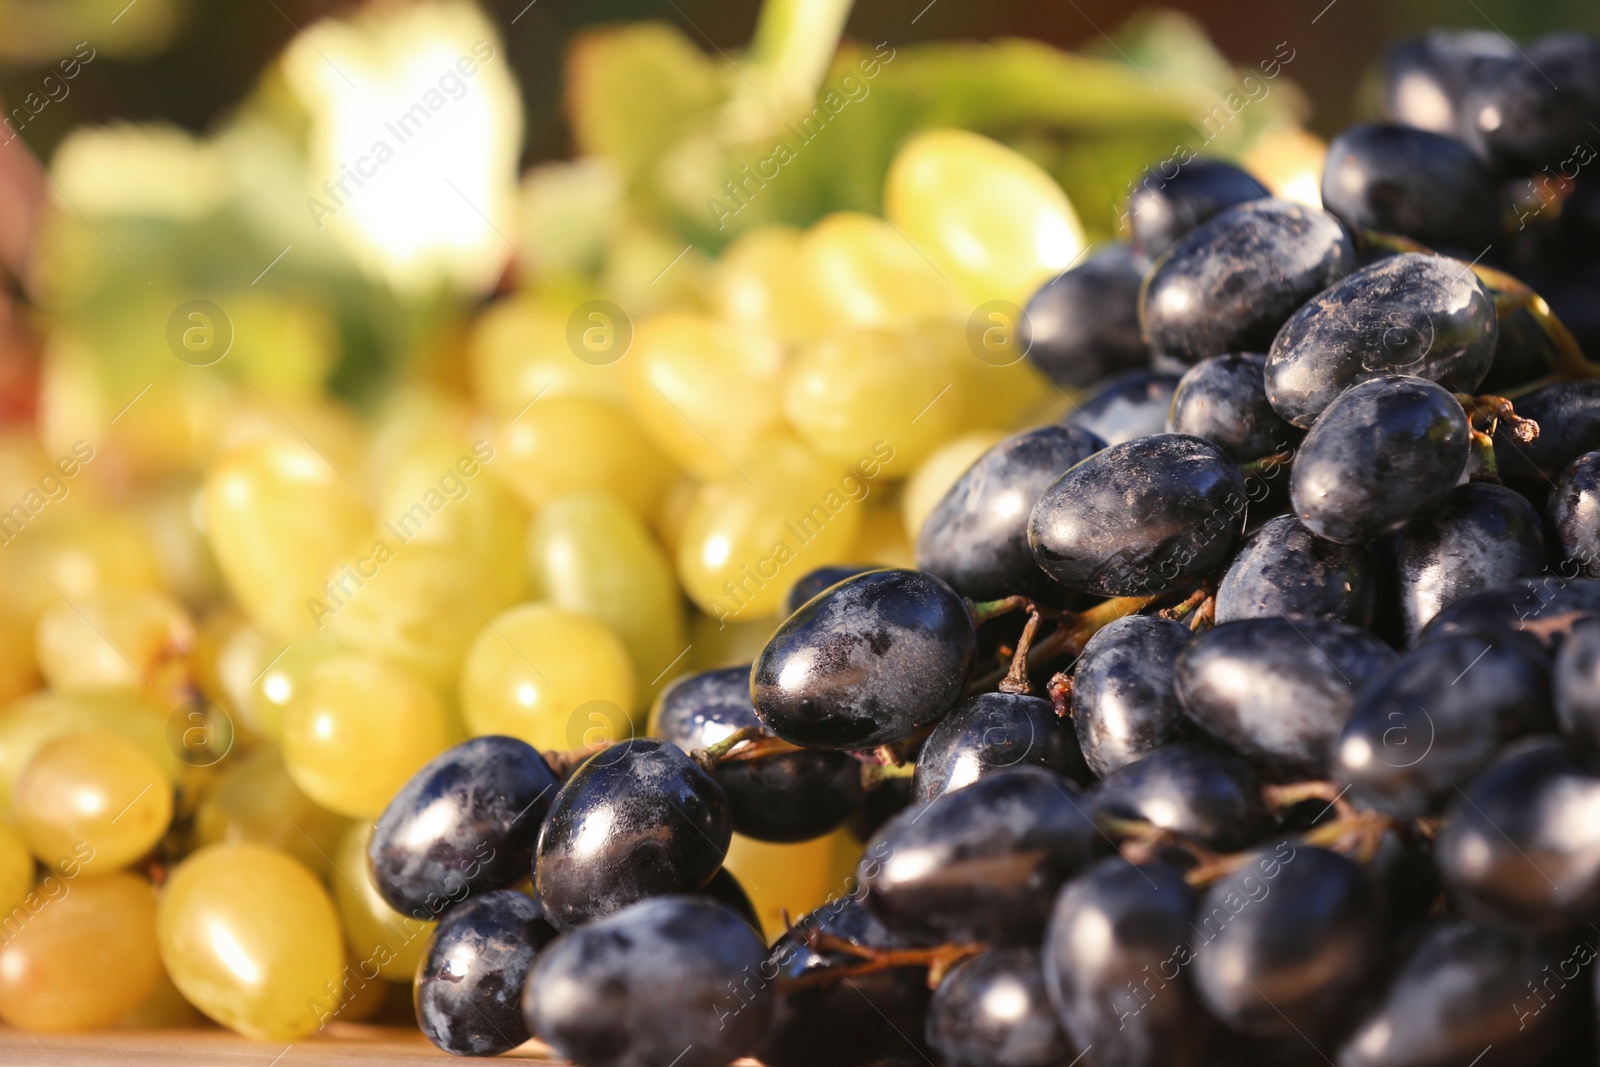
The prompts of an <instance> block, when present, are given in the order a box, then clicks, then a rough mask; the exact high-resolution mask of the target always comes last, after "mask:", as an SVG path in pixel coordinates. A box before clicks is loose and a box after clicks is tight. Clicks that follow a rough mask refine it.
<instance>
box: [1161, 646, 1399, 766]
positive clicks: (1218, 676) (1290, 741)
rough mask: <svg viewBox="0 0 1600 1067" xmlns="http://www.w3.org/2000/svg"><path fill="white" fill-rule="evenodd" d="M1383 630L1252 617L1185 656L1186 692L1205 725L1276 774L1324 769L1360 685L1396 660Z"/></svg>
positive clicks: (1187, 704) (1181, 673)
mask: <svg viewBox="0 0 1600 1067" xmlns="http://www.w3.org/2000/svg"><path fill="white" fill-rule="evenodd" d="M1394 658H1395V654H1394V650H1393V649H1391V648H1389V646H1388V645H1385V644H1384V643H1383V642H1382V641H1380V640H1378V639H1377V638H1376V637H1374V636H1372V635H1371V634H1370V633H1367V632H1366V631H1365V630H1359V629H1357V628H1356V627H1354V626H1346V625H1345V624H1344V623H1339V622H1330V621H1328V620H1326V619H1286V618H1280V619H1246V620H1244V621H1242V622H1230V623H1227V624H1226V625H1223V626H1218V627H1216V628H1215V629H1212V630H1208V631H1206V632H1205V633H1203V634H1201V635H1200V636H1198V637H1196V638H1195V639H1194V640H1193V641H1191V642H1190V643H1189V647H1188V648H1186V649H1185V650H1184V651H1183V654H1182V655H1180V656H1179V657H1178V671H1177V689H1178V699H1179V700H1180V701H1182V703H1183V710H1184V713H1185V714H1187V715H1188V716H1189V718H1190V719H1192V720H1193V721H1194V722H1195V723H1196V724H1197V725H1198V726H1199V727H1200V728H1201V729H1202V730H1204V731H1205V732H1206V733H1208V734H1210V735H1212V736H1213V737H1216V738H1217V739H1218V740H1221V741H1223V742H1225V743H1226V744H1228V745H1230V746H1232V747H1233V748H1235V749H1237V750H1238V751H1240V752H1242V753H1243V754H1244V755H1245V756H1247V757H1249V758H1250V759H1251V760H1253V761H1255V762H1257V763H1259V764H1260V765H1261V766H1262V767H1264V768H1265V769H1267V770H1268V771H1270V772H1273V773H1282V774H1287V775H1306V776H1310V777H1316V776H1319V775H1321V774H1323V773H1325V772H1326V770H1327V766H1328V745H1329V743H1330V742H1331V741H1332V740H1333V738H1334V737H1335V736H1336V735H1337V734H1338V732H1339V729H1340V727H1342V726H1343V725H1344V723H1345V720H1346V719H1348V718H1349V717H1350V713H1351V711H1352V710H1353V709H1354V708H1355V702H1356V695H1357V693H1359V692H1360V689H1361V686H1362V685H1364V684H1365V683H1366V682H1367V680H1368V679H1370V678H1372V677H1373V676H1374V675H1376V674H1377V673H1378V672H1379V671H1381V670H1383V669H1384V668H1385V667H1387V666H1388V665H1389V664H1390V663H1392V662H1393V661H1394Z"/></svg>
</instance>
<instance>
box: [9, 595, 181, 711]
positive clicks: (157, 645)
mask: <svg viewBox="0 0 1600 1067" xmlns="http://www.w3.org/2000/svg"><path fill="white" fill-rule="evenodd" d="M194 643H195V632H194V623H193V621H192V620H191V619H190V618H189V613H188V612H187V611H185V610H184V609H183V606H182V605H181V604H179V603H178V602H177V601H175V600H173V599H172V598H171V597H168V596H165V595H163V594H161V593H153V592H149V591H148V590H124V589H111V590H105V591H103V592H99V593H96V594H94V595H93V596H90V597H88V598H86V599H84V600H82V601H78V602H76V603H72V604H67V603H62V604H58V605H56V606H55V607H53V608H51V609H50V610H49V611H47V612H45V613H44V615H42V616H41V617H40V618H39V629H38V639H37V647H38V657H39V669H40V671H41V672H43V674H44V677H45V680H46V681H47V682H49V683H50V687H51V689H53V690H55V691H56V692H58V693H74V692H89V691H94V690H100V689H131V688H136V687H139V686H150V687H153V690H154V691H155V692H158V693H159V692H165V691H168V690H169V689H172V688H174V683H175V682H176V683H178V684H181V683H182V681H183V679H184V678H185V677H186V667H185V663H184V660H185V659H186V658H187V656H188V655H189V653H190V652H191V651H192V650H193V648H194Z"/></svg>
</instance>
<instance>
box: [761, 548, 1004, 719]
mask: <svg viewBox="0 0 1600 1067" xmlns="http://www.w3.org/2000/svg"><path fill="white" fill-rule="evenodd" d="M976 654H977V632H976V628H975V627H974V625H973V620H972V614H971V612H969V611H968V610H967V606H966V604H965V603H964V602H963V601H962V599H961V597H960V596H958V595H957V594H956V592H955V591H954V590H953V589H951V588H950V587H949V586H948V585H946V584H945V583H944V582H943V581H941V580H940V579H938V578H936V577H934V576H933V575H931V574H923V573H922V572H920V571H911V570H881V571H871V572H869V573H867V574H861V575H857V576H856V577H854V578H850V579H847V580H845V581H843V582H840V583H839V584H838V585H835V586H833V587H832V588H831V589H829V590H827V592H825V593H824V594H822V595H821V596H818V597H816V598H814V599H812V600H811V601H809V602H808V603H807V604H806V605H805V606H804V607H802V608H801V609H800V610H799V611H797V612H795V613H794V614H793V615H791V616H790V617H789V618H788V619H787V620H786V621H785V622H784V623H783V625H781V626H779V627H778V629H777V631H776V632H775V633H774V634H773V635H772V637H771V639H769V640H768V641H767V644H766V647H765V648H763V649H762V650H761V655H760V656H758V657H757V658H756V662H755V666H754V667H753V668H752V669H751V672H750V695H751V697H752V698H753V700H754V702H755V708H756V714H757V715H759V716H760V717H761V722H762V724H763V725H764V726H766V728H767V729H768V730H770V731H772V732H773V733H774V734H777V735H778V736H779V737H781V738H783V739H784V740H785V741H790V742H793V743H794V744H797V745H805V746H807V747H813V748H836V749H862V748H871V747H873V746H876V745H886V744H890V743H892V742H895V741H900V740H903V739H904V738H907V737H910V736H911V735H912V734H914V733H916V732H917V731H918V730H920V729H922V728H923V727H925V726H931V725H933V724H934V723H936V722H938V721H939V720H940V719H941V718H943V717H944V715H945V713H946V712H948V711H949V710H950V709H951V708H953V707H955V705H956V701H958V700H960V699H961V696H962V693H963V691H964V690H965V688H966V684H967V676H968V675H969V674H970V673H971V672H972V668H973V664H974V662H975V660H976Z"/></svg>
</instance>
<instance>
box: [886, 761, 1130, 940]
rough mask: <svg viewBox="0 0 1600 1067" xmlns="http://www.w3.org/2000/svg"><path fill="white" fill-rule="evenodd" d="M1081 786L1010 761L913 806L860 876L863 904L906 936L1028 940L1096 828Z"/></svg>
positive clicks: (1082, 859)
mask: <svg viewBox="0 0 1600 1067" xmlns="http://www.w3.org/2000/svg"><path fill="white" fill-rule="evenodd" d="M1086 810H1087V809H1086V804H1085V802H1084V800H1083V796H1082V794H1081V793H1080V791H1079V790H1078V787H1077V786H1075V785H1073V784H1072V783H1071V782H1069V781H1067V780H1066V779H1064V778H1061V777H1060V776H1059V775H1056V774H1052V773H1051V772H1049V771H1046V770H1042V769H1040V768H1038V767H1014V768H1012V769H1010V770H1007V771H1004V772H1001V773H999V774H994V775H991V776H989V777H987V778H983V779H981V780H979V781H977V782H974V783H973V784H972V785H969V786H967V787H965V788H964V789H956V790H952V791H951V792H948V793H945V794H943V795H942V796H940V797H938V798H937V799H936V800H933V801H932V802H930V803H928V804H926V805H923V806H921V807H915V808H910V809H907V810H906V811H904V812H901V813H900V814H899V815H897V816H895V818H894V819H892V820H890V821H889V823H888V824H887V825H886V826H884V828H883V829H882V830H880V831H879V832H878V834H877V836H876V837H875V838H873V840H872V842H871V843H870V844H869V845H868V846H867V849H866V852H865V853H864V854H863V855H862V858H861V865H860V867H859V868H857V877H858V878H859V879H860V882H861V885H863V886H864V887H866V890H867V906H868V907H870V908H871V909H872V910H873V912H874V913H875V914H876V915H877V916H878V917H879V918H880V919H882V920H883V922H884V924H885V925H886V926H888V927H889V929H890V930H893V931H894V932H895V933H897V934H899V935H900V936H902V937H905V938H908V939H910V940H913V941H917V942H926V943H930V944H938V943H941V942H946V941H955V942H988V941H998V942H1003V943H1007V944H1027V943H1029V942H1032V941H1036V940H1037V939H1038V937H1039V935H1040V934H1041V933H1042V932H1043V931H1044V925H1045V920H1046V918H1047V917H1048V916H1049V912H1050V904H1051V902H1052V901H1053V900H1054V899H1055V892H1056V889H1057V888H1059V887H1060V885H1061V883H1063V882H1065V881H1066V880H1067V879H1068V878H1070V877H1071V876H1072V875H1073V874H1074V873H1076V872H1077V871H1078V870H1079V869H1080V868H1082V867H1083V865H1084V864H1085V863H1087V862H1088V860H1089V855H1090V848H1091V846H1092V844H1093V842H1094V841H1096V840H1098V838H1099V835H1098V834H1097V833H1096V832H1095V829H1094V824H1093V823H1091V822H1090V821H1089V817H1088V815H1087V814H1086V813H1085V812H1086Z"/></svg>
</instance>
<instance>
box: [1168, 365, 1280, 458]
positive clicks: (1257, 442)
mask: <svg viewBox="0 0 1600 1067" xmlns="http://www.w3.org/2000/svg"><path fill="white" fill-rule="evenodd" d="M1266 364H1267V357H1265V356H1258V355H1251V354H1249V353H1240V354H1236V355H1226V356H1212V357H1211V358H1209V359H1203V360H1201V361H1200V362H1199V363H1196V364H1195V365H1194V366H1193V367H1190V368H1189V370H1188V371H1187V372H1185V373H1184V376H1183V377H1182V378H1180V379H1179V380H1178V388H1177V391H1176V392H1174V393H1173V394H1172V408H1171V410H1170V411H1169V413H1168V415H1167V429H1168V430H1169V431H1171V432H1173V433H1186V434H1189V435H1190V436H1193V437H1203V438H1205V439H1206V440H1207V441H1210V442H1211V443H1212V444H1214V445H1216V446H1218V447H1219V448H1221V449H1222V450H1223V451H1224V452H1226V453H1228V455H1230V456H1232V457H1233V458H1234V459H1235V460H1237V461H1239V462H1240V463H1245V462H1248V461H1249V460H1252V459H1260V458H1261V457H1262V456H1266V455H1270V454H1271V453H1274V452H1279V451H1282V450H1283V449H1285V448H1287V447H1289V446H1290V445H1291V444H1293V443H1294V442H1295V441H1296V440H1297V439H1298V438H1299V436H1300V435H1299V434H1298V433H1297V432H1296V431H1295V429H1294V427H1292V426H1290V425H1289V424H1288V423H1287V422H1284V421H1283V419H1281V418H1279V416H1278V413H1277V412H1275V411H1273V410H1272V405H1270V404H1268V403H1267V385H1266V378H1265V377H1264V369H1265V367H1266Z"/></svg>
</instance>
